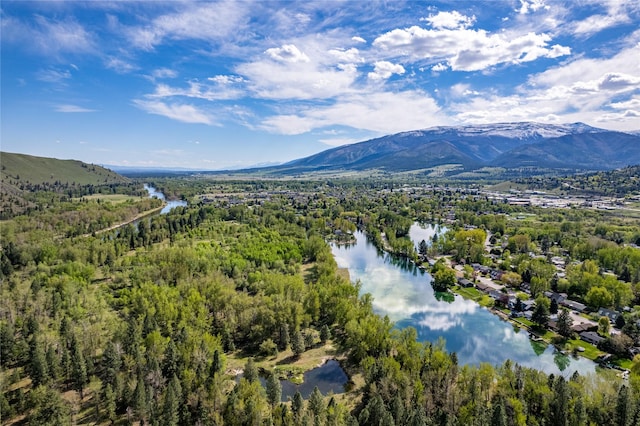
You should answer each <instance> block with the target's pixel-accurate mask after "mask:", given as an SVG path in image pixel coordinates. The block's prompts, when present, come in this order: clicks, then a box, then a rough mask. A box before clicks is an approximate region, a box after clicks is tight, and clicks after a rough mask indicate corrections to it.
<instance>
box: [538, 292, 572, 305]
mask: <svg viewBox="0 0 640 426" xmlns="http://www.w3.org/2000/svg"><path fill="white" fill-rule="evenodd" d="M544 295H545V296H547V297H548V298H549V299H550V300H555V301H556V303H557V304H558V305H561V304H562V302H564V301H565V300H567V294H566V293H555V292H552V291H545V292H544Z"/></svg>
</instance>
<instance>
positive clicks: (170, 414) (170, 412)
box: [163, 374, 182, 426]
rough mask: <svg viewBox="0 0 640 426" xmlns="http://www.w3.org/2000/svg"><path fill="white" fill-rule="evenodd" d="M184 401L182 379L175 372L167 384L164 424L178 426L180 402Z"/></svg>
mask: <svg viewBox="0 0 640 426" xmlns="http://www.w3.org/2000/svg"><path fill="white" fill-rule="evenodd" d="M181 401H182V387H181V386H180V380H178V377H177V376H176V375H175V374H174V376H173V377H172V378H171V381H170V382H169V386H167V392H166V394H165V397H164V407H163V417H164V424H165V425H167V426H176V425H178V424H179V420H180V418H179V411H180V402H181Z"/></svg>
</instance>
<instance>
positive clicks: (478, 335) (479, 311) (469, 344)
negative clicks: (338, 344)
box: [332, 224, 596, 377]
mask: <svg viewBox="0 0 640 426" xmlns="http://www.w3.org/2000/svg"><path fill="white" fill-rule="evenodd" d="M436 232H438V229H437V228H435V227H431V226H429V227H421V226H418V225H417V224H416V225H413V226H412V228H411V232H410V236H411V238H412V240H413V241H414V243H416V244H417V243H419V242H420V241H421V240H423V239H424V240H425V241H427V242H429V241H430V238H431V237H432V236H433V235H434V233H436ZM355 236H356V239H357V243H356V244H354V245H351V246H337V245H332V251H333V255H334V257H335V259H336V262H337V263H338V266H339V267H341V268H347V269H348V270H349V274H350V276H351V279H352V280H354V281H356V280H359V281H360V282H361V285H362V287H361V292H362V293H370V294H371V295H372V296H373V307H374V309H375V311H376V313H378V314H379V315H387V316H389V318H390V319H391V320H392V321H393V322H394V323H395V327H398V328H404V327H409V326H410V327H414V328H415V329H416V330H417V332H418V339H419V340H420V341H430V342H436V341H438V339H440V338H443V339H444V340H445V344H446V349H447V350H448V351H450V352H456V353H457V355H458V360H459V362H460V363H461V364H473V365H478V364H480V363H490V364H492V365H500V364H502V363H504V361H506V360H507V359H510V360H512V361H513V362H516V363H518V364H520V365H523V366H526V367H531V368H535V369H538V370H541V371H544V372H546V373H548V374H550V373H553V374H556V375H558V374H561V375H563V376H565V377H569V376H570V375H572V374H573V373H574V372H575V371H578V372H579V373H580V374H588V373H591V372H594V371H595V367H596V365H595V363H593V362H592V361H590V360H588V359H585V358H581V357H578V358H574V357H573V356H566V355H563V354H561V353H560V352H558V351H556V350H555V348H554V347H553V346H551V345H549V346H546V345H544V344H541V343H538V342H534V341H532V340H531V339H529V334H528V332H527V331H525V330H520V329H519V328H517V327H514V326H513V325H512V324H510V323H508V322H505V321H503V320H501V319H500V318H499V317H497V316H496V315H494V314H492V313H491V312H490V311H489V310H487V309H486V308H483V307H482V306H480V305H478V304H477V303H476V302H474V301H471V300H465V299H463V298H462V297H461V296H458V295H455V296H452V295H447V296H448V297H446V298H445V299H447V300H444V299H443V298H437V297H436V294H435V293H434V291H433V289H432V287H431V284H430V283H431V276H430V275H429V274H428V273H426V272H424V271H422V270H421V269H419V268H417V267H416V266H415V264H413V263H412V262H409V261H407V260H405V259H401V258H397V257H395V256H391V255H389V254H387V253H381V252H379V251H378V250H377V249H376V248H375V247H374V246H373V245H372V244H371V243H369V242H368V241H367V238H366V236H365V235H364V234H363V233H361V232H357V233H356V235H355Z"/></svg>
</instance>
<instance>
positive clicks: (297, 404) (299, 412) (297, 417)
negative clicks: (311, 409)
mask: <svg viewBox="0 0 640 426" xmlns="http://www.w3.org/2000/svg"><path fill="white" fill-rule="evenodd" d="M291 410H292V411H293V419H294V421H295V423H296V424H300V421H301V420H302V416H303V414H304V399H303V398H302V394H301V393H300V391H296V393H295V394H293V401H292V402H291Z"/></svg>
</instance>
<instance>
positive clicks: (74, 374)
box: [70, 336, 88, 399]
mask: <svg viewBox="0 0 640 426" xmlns="http://www.w3.org/2000/svg"><path fill="white" fill-rule="evenodd" d="M70 352H71V381H72V382H73V388H74V389H75V390H76V391H78V392H80V399H83V398H84V387H85V386H86V385H87V383H88V378H87V364H86V362H85V360H84V355H83V354H82V348H81V347H80V343H79V342H78V339H77V338H76V337H75V336H73V337H72V339H71V351H70Z"/></svg>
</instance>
